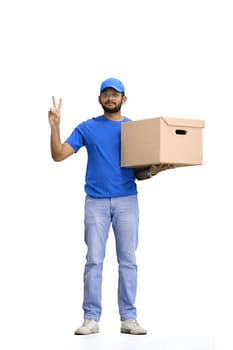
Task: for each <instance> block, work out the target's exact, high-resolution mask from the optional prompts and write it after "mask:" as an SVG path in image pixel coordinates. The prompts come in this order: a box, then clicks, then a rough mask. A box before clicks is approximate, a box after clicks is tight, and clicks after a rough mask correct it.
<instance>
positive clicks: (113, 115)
mask: <svg viewBox="0 0 233 350" xmlns="http://www.w3.org/2000/svg"><path fill="white" fill-rule="evenodd" d="M104 116H105V118H107V119H110V120H114V121H120V120H123V118H124V117H123V116H122V115H121V113H120V112H117V113H107V112H104Z"/></svg>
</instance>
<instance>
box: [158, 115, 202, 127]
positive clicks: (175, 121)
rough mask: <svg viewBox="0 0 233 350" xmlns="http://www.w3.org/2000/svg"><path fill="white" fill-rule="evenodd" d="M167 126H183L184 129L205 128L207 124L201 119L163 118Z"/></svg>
mask: <svg viewBox="0 0 233 350" xmlns="http://www.w3.org/2000/svg"><path fill="white" fill-rule="evenodd" d="M161 119H163V120H164V121H165V123H166V124H167V125H174V126H183V127H185V126H186V127H195V128H204V127H205V122H204V120H200V119H183V118H171V117H161Z"/></svg>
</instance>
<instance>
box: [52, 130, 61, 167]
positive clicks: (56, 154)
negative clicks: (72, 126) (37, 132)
mask: <svg viewBox="0 0 233 350" xmlns="http://www.w3.org/2000/svg"><path fill="white" fill-rule="evenodd" d="M50 148H51V156H52V158H53V160H54V161H56V162H58V161H60V160H62V159H61V154H62V143H61V138H60V129H59V126H57V127H51V135H50Z"/></svg>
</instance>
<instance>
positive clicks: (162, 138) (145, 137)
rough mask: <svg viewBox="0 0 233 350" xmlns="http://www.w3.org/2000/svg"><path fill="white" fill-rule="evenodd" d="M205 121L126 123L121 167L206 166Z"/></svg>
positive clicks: (141, 121) (177, 119) (122, 137)
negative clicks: (204, 149) (204, 147)
mask: <svg viewBox="0 0 233 350" xmlns="http://www.w3.org/2000/svg"><path fill="white" fill-rule="evenodd" d="M203 128H204V121H203V120H200V119H184V118H171V117H156V118H148V119H141V120H136V121H131V122H126V123H122V129H121V166H122V167H140V166H147V165H152V164H174V165H177V166H187V165H201V164H202V129H203Z"/></svg>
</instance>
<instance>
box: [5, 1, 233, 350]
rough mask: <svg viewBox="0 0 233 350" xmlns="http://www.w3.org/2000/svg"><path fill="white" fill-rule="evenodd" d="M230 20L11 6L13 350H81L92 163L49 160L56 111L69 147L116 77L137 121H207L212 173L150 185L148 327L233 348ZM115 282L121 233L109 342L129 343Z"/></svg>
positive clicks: (144, 256) (143, 264)
mask: <svg viewBox="0 0 233 350" xmlns="http://www.w3.org/2000/svg"><path fill="white" fill-rule="evenodd" d="M232 18H233V13H232V8H231V1H230V0H229V1H227V0H221V1H216V0H212V1H210V0H195V1H189V0H186V1H185V0H178V1H176V0H174V1H172V0H158V1H157V0H154V1H152V0H144V1H138V0H135V1H130V0H118V1H111V0H108V1H107V0H98V1H95V0H85V1H84V0H83V1H80V0H79V1H77V0H76V1H73V0H66V1H61V0H56V1H55V0H54V1H52V0H47V1H46V2H42V1H29V0H28V1H27V0H22V1H16V0H7V1H6V0H2V1H1V3H0V36H1V41H0V45H1V56H0V89H1V91H0V92H1V95H0V101H1V104H0V105H1V110H0V115H1V128H0V142H1V182H0V186H1V189H0V191H1V196H0V198H1V222H0V225H1V227H0V230H1V236H0V266H1V289H0V290H1V292H0V293H1V297H0V303H1V305H0V310H1V311H0V314H1V316H0V318H1V325H0V327H1V328H0V329H1V337H0V339H1V340H0V341H1V342H2V343H3V346H1V348H2V349H4V350H8V349H13V348H16V347H18V348H22V349H25V350H26V349H34V350H36V349H42V348H43V349H44V350H53V349H56V350H59V349H66V350H69V345H68V344H69V341H70V340H71V339H73V338H72V337H73V331H74V329H75V328H76V327H78V326H79V325H80V324H81V322H82V316H83V315H82V309H81V303H82V273H83V266H84V261H85V253H86V248H85V246H84V242H83V201H84V190H83V185H84V174H85V164H86V153H85V151H84V150H81V151H80V152H79V153H78V154H77V155H75V156H73V157H71V158H70V159H67V160H66V161H65V162H63V163H54V162H53V161H52V160H51V157H50V148H49V137H50V128H49V124H48V120H47V111H48V109H49V108H50V107H51V96H52V95H55V96H56V97H57V98H59V97H60V96H62V97H63V101H64V104H63V110H62V121H61V137H62V139H63V140H64V138H65V137H67V136H68V135H69V134H70V132H71V131H72V130H73V128H74V127H75V126H76V125H77V124H78V123H79V122H81V121H83V120H85V119H87V118H89V117H92V116H96V115H98V114H100V113H101V112H102V110H101V108H100V105H99V104H98V100H97V96H98V93H99V86H100V83H101V82H102V80H104V79H106V78H108V77H110V76H114V77H117V78H119V79H121V80H122V81H123V82H124V84H125V87H126V94H127V96H128V102H127V104H126V105H125V106H124V107H123V114H124V115H126V116H128V117H130V118H132V119H143V118H149V117H157V116H169V117H181V118H194V119H195V118H197V119H203V120H205V129H204V130H203V139H204V145H203V148H204V164H203V166H197V167H190V168H180V169H175V170H169V171H168V172H164V173H161V174H159V175H158V176H157V177H155V178H153V179H151V180H149V181H145V182H141V183H139V184H138V190H139V199H140V211H141V221H140V241H139V248H138V255H137V256H138V265H139V287H138V297H137V306H138V320H139V322H140V323H141V324H142V325H143V326H145V327H146V328H147V329H148V332H149V333H150V334H153V335H155V336H156V337H194V338H195V337H211V338H212V337H214V338H215V342H216V349H219V350H220V349H221V350H222V349H224V350H227V349H232V330H233V319H232V318H233V316H232V315H233V303H232V295H233V287H232V266H233V255H232V240H231V236H232V233H233V225H232V196H233V191H232V176H233V171H232V149H233V147H232V146H233V145H232V129H231V124H232V113H233V103H232V96H233V94H232V93H233V68H232V67H233V53H232V33H233V21H232ZM116 283H117V266H116V257H115V252H114V240H113V235H112V233H111V234H110V237H109V242H108V247H107V256H106V261H105V267H104V282H103V314H102V318H101V324H100V325H101V329H102V333H103V334H109V332H110V334H111V332H112V333H113V334H118V333H119V326H120V322H119V316H118V311H117V303H116ZM198 349H199V348H198Z"/></svg>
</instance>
